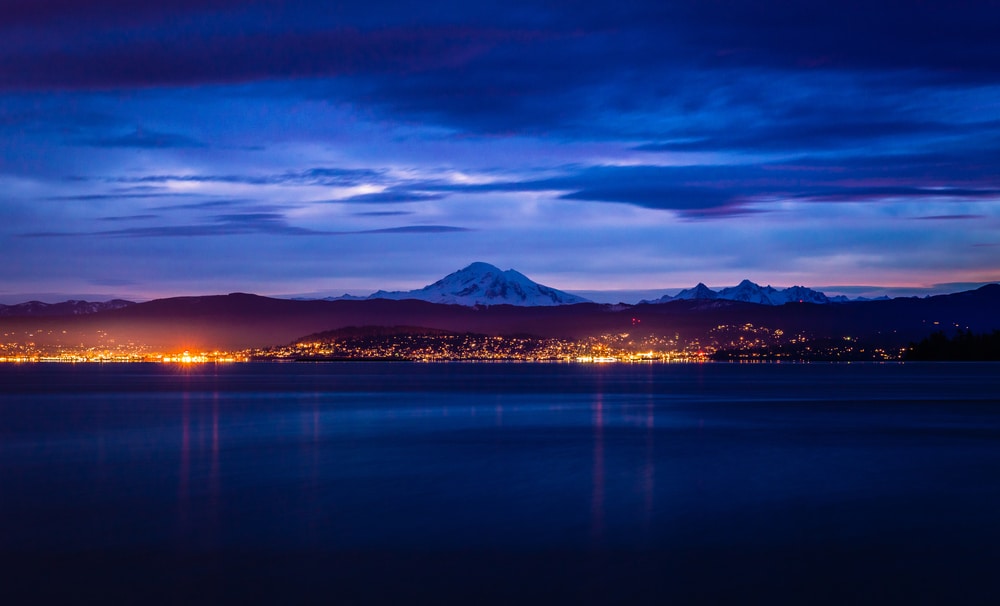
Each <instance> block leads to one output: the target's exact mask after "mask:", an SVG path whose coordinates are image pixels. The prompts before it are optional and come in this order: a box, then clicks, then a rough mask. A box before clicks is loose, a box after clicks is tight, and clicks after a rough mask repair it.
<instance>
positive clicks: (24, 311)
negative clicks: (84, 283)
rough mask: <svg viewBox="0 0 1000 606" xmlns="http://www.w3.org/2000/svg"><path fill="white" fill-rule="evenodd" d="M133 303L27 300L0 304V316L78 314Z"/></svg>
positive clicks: (123, 301)
mask: <svg viewBox="0 0 1000 606" xmlns="http://www.w3.org/2000/svg"><path fill="white" fill-rule="evenodd" d="M129 305H135V303H133V302H132V301H125V300H124V299H112V300H111V301H101V302H97V301H95V302H91V301H78V300H75V299H70V300H69V301H63V302H62V303H42V302H41V301H28V302H27V303H17V304H15V305H0V316H79V315H83V314H94V313H97V312H101V311H108V310H112V309H121V308H123V307H128V306H129Z"/></svg>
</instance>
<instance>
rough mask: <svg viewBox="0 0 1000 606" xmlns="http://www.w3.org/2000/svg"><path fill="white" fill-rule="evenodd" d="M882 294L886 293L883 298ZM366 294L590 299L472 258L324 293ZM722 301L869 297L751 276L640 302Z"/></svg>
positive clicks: (552, 301) (462, 301)
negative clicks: (430, 273)
mask: <svg viewBox="0 0 1000 606" xmlns="http://www.w3.org/2000/svg"><path fill="white" fill-rule="evenodd" d="M883 298H884V299H887V298H888V297H883ZM365 299H392V300H395V301H403V300H407V299H414V300H417V301H427V302H428V303H444V304H448V305H467V306H476V305H517V306H521V307H539V306H552V305H575V304H578V303H590V302H591V301H589V300H588V299H585V298H583V297H580V296H577V295H572V294H569V293H566V292H563V291H561V290H556V289H555V288H552V287H551V286H545V285H544V284H539V283H537V282H534V281H532V280H531V279H529V278H528V277H527V276H525V275H524V274H522V273H520V272H517V271H514V270H513V269H508V270H507V271H502V270H501V269H499V268H498V267H495V266H493V265H490V264H489V263H482V262H476V263H473V264H471V265H469V266H468V267H465V268H463V269H460V270H458V271H456V272H454V273H451V274H448V275H447V276H445V277H444V278H442V279H440V280H438V281H437V282H434V283H433V284H429V285H427V286H425V287H423V288H420V289H417V290H408V291H392V292H388V291H384V290H380V291H378V292H375V293H372V294H371V295H368V296H367V297H357V296H352V295H343V296H341V297H328V298H327V299H325V300H327V301H344V300H346V301H360V300H365ZM715 299H718V300H723V301H741V302H744V303H756V304H758V305H784V304H786V303H816V304H827V303H845V302H847V301H849V300H855V301H864V300H868V299H863V298H862V299H848V298H847V297H844V296H839V297H827V296H826V295H825V294H823V293H821V292H819V291H817V290H813V289H811V288H806V287H805V286H792V287H790V288H786V289H783V290H778V289H776V288H774V287H772V286H760V285H759V284H755V283H753V282H751V281H750V280H743V281H742V282H740V283H739V285H737V286H733V287H730V288H723V289H721V290H719V291H715V290H712V289H710V288H709V287H707V286H705V285H704V284H701V283H699V284H698V285H697V286H695V287H694V288H689V289H686V290H682V291H681V292H679V293H677V294H676V295H674V296H670V295H664V296H663V297H660V298H659V299H655V300H652V301H640V303H667V302H670V301H694V300H715Z"/></svg>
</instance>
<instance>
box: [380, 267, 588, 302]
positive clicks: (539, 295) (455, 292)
mask: <svg viewBox="0 0 1000 606" xmlns="http://www.w3.org/2000/svg"><path fill="white" fill-rule="evenodd" d="M368 298H369V299H396V300H399V299H418V300H421V301H429V302H431V303H445V304H451V305H470V306H471V305H519V306H523V307H538V306H551V305H572V304H575V303H587V302H588V301H587V299H584V298H583V297H578V296H576V295H571V294H569V293H565V292H562V291H560V290H556V289H554V288H551V287H549V286H545V285H543V284H538V283H537V282H533V281H532V280H530V279H529V278H528V277H527V276H525V275H524V274H522V273H520V272H518V271H515V270H513V269H508V270H507V271H503V270H501V269H500V268H498V267H496V266H495V265H491V264H489V263H484V262H482V261H477V262H475V263H471V264H469V265H468V266H466V267H463V268H462V269H460V270H458V271H456V272H453V273H450V274H448V275H447V276H445V277H443V278H441V279H440V280H438V281H437V282H434V283H433V284H429V285H427V286H425V287H423V288H420V289H417V290H410V291H397V292H386V291H381V290H380V291H378V292H376V293H374V294H372V295H371V296H369V297H368Z"/></svg>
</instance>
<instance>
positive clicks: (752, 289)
mask: <svg viewBox="0 0 1000 606" xmlns="http://www.w3.org/2000/svg"><path fill="white" fill-rule="evenodd" d="M704 300H722V301H742V302H744V303H756V304H758V305H784V304H785V303H817V304H825V303H830V302H832V301H831V299H829V298H828V297H827V296H826V295H824V294H823V293H821V292H819V291H816V290H813V289H811V288H806V287H805V286H792V287H790V288H786V289H784V290H778V289H776V288H774V287H773V286H761V285H759V284H755V283H753V282H751V281H750V280H743V281H742V282H740V283H739V284H738V285H736V286H730V287H728V288H723V289H722V290H719V291H714V290H712V289H711V288H709V287H707V286H705V285H704V284H702V283H700V282H699V283H698V285H697V286H695V287H694V288H688V289H686V290H682V291H681V292H679V293H677V294H676V295H674V296H673V297H671V296H670V295H664V296H662V297H660V298H659V299H656V300H653V301H642V302H643V303H667V302H668V301H704Z"/></svg>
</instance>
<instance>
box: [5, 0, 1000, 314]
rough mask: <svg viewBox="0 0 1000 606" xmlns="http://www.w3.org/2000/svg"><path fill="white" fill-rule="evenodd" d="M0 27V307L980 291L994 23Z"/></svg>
mask: <svg viewBox="0 0 1000 606" xmlns="http://www.w3.org/2000/svg"><path fill="white" fill-rule="evenodd" d="M0 15H2V16H0V218H2V221H0V254H2V258H3V262H2V263H0V299H6V300H7V302H10V300H23V297H22V296H21V295H23V294H26V293H30V294H33V295H37V294H39V293H59V294H67V293H68V294H74V295H79V294H88V293H90V294H93V293H97V294H108V295H122V296H129V297H134V298H149V297H156V296H168V295H180V294H214V293H225V292H231V291H245V292H256V293H260V294H293V293H324V294H340V293H343V292H345V291H348V292H352V293H354V294H367V293H369V292H372V291H374V290H376V289H379V288H386V289H409V288H416V287H420V286H423V285H425V284H427V283H429V282H431V281H433V280H436V279H437V278H439V277H441V276H443V275H444V274H446V273H449V272H451V271H453V270H455V269H458V268H460V267H463V266H465V265H467V264H468V263H470V262H472V261H477V260H479V261H487V262H490V263H493V264H495V265H499V266H501V267H502V268H503V269H507V268H515V269H518V270H519V271H521V272H523V273H525V274H527V275H528V276H529V277H531V278H533V279H535V280H537V281H540V282H543V283H546V284H549V285H551V286H554V287H556V288H561V289H564V290H575V291H593V290H615V291H624V290H645V291H646V292H643V293H641V295H642V296H646V295H648V294H653V293H655V292H661V291H666V290H669V289H677V288H681V287H687V286H691V285H693V284H694V283H696V282H699V281H702V282H705V283H706V284H709V285H710V286H725V285H732V284H735V283H737V282H739V281H740V280H741V279H743V278H749V279H751V280H754V281H756V282H759V283H761V284H773V285H775V286H789V285H792V284H804V285H807V286H814V287H824V290H826V291H827V292H828V293H836V292H845V293H848V294H876V293H877V292H880V291H882V290H886V291H887V292H891V293H901V292H933V291H935V285H940V284H945V283H962V285H965V284H977V283H982V282H991V281H998V280H1000V36H998V35H997V32H998V31H1000V2H997V1H991V0H982V1H978V2H976V1H973V2H963V1H961V0H950V1H948V2H937V1H921V2H918V1H915V0H889V1H879V0H865V1H856V0H836V1H833V0H831V1H824V0H812V1H809V2H800V1H793V0H733V1H723V0H677V1H664V0H651V1H633V0H615V1H613V2H574V3H566V2H544V1H519V0H503V1H502V2H494V1H492V0H482V1H477V2H469V1H468V0H462V1H443V2H433V1H428V2H422V3H415V2H385V1H381V0H365V1H364V2H360V1H358V2H332V1H325V0H324V1H320V0H287V1H284V2H278V1H264V0H173V1H172V2H162V3H146V2H135V1H134V0H31V1H30V2H29V1H26V0H0ZM852 285H853V286H857V287H858V288H848V287H849V286H852ZM834 286H840V287H842V288H834ZM869 287H880V288H869ZM941 288H943V289H944V290H946V291H947V290H960V289H961V285H955V287H947V286H946V287H939V288H938V290H940V289H941ZM893 289H896V290H893ZM619 294H621V295H622V296H621V297H619V296H618V295H619ZM631 295H634V296H631V298H632V299H637V298H639V295H640V293H631ZM608 296H609V297H611V298H614V299H617V298H625V300H629V298H630V295H629V294H627V293H615V295H614V296H613V297H612V295H608Z"/></svg>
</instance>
